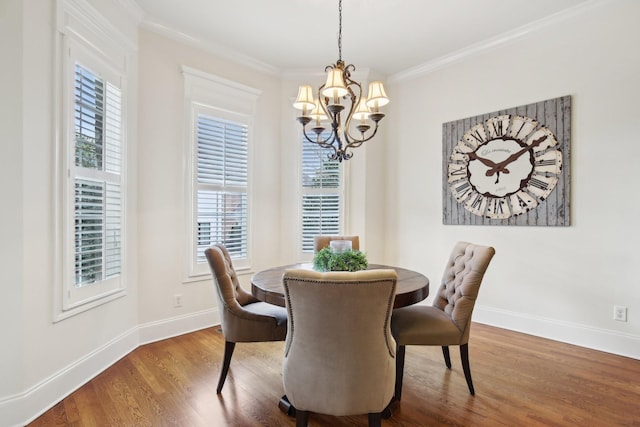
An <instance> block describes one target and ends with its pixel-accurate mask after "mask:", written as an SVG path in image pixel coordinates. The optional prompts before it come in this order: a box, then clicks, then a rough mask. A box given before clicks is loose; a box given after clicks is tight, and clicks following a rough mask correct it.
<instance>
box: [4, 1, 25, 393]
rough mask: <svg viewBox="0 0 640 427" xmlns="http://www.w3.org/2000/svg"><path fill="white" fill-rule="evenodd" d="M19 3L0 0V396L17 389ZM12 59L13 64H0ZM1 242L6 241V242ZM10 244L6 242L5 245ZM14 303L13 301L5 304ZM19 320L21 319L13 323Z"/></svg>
mask: <svg viewBox="0 0 640 427" xmlns="http://www.w3.org/2000/svg"><path fill="white" fill-rule="evenodd" d="M21 47H22V7H21V5H20V0H12V1H6V2H2V3H0V57H2V58H3V64H2V67H0V99H2V102H0V194H2V199H1V200H2V201H1V202H0V203H1V206H0V242H1V243H0V286H2V297H3V300H4V301H6V303H4V304H3V308H2V310H0V325H3V326H2V327H0V342H1V343H2V350H1V351H0V396H11V395H14V394H17V393H19V392H20V391H22V376H21V371H22V369H21V367H22V366H21V365H22V362H21V359H22V355H21V352H20V351H6V350H5V349H21V348H22V331H21V330H20V328H19V327H7V326H4V325H15V324H16V319H22V313H23V307H22V299H23V295H24V290H23V288H22V286H21V283H22V282H23V271H22V264H23V254H24V252H23V246H24V241H23V239H22V227H23V222H22V215H23V202H22V200H23V194H22V181H23V179H22V171H23V154H22V145H21V144H20V143H19V142H20V141H21V140H22V131H23V129H22V109H23V108H22V85H19V84H16V82H19V81H21V74H22V69H23V66H22V49H21ZM4 61H6V63H7V64H15V66H14V67H7V66H4ZM5 242H6V243H5ZM9 243H10V244H9ZM9 302H13V303H9ZM17 323H18V324H20V322H17Z"/></svg>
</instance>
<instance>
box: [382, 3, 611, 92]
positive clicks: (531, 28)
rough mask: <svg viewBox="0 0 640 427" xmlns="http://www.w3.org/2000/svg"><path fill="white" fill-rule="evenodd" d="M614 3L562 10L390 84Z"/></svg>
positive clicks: (404, 74)
mask: <svg viewBox="0 0 640 427" xmlns="http://www.w3.org/2000/svg"><path fill="white" fill-rule="evenodd" d="M613 1H614V0H590V1H587V2H585V3H581V4H578V5H576V6H574V7H571V8H568V9H565V10H562V11H560V12H557V13H555V14H553V15H549V16H547V17H545V18H542V19H539V20H537V21H534V22H531V23H529V24H526V25H523V26H521V27H518V28H516V29H514V30H511V31H508V32H506V33H502V34H500V35H498V36H495V37H491V38H489V39H486V40H483V41H480V42H478V43H474V44H472V45H470V46H468V47H465V48H463V49H460V50H457V51H454V52H451V53H449V54H447V55H443V56H441V57H439V58H436V59H434V60H432V61H429V62H426V63H424V64H422V65H417V66H415V67H411V68H408V69H406V70H404V71H400V72H398V73H396V74H393V75H391V76H390V77H389V82H390V83H397V82H400V81H405V80H411V79H415V78H418V77H421V76H424V75H427V74H430V73H432V72H434V71H436V70H439V69H441V68H445V67H448V66H449V65H452V64H454V63H456V62H459V61H462V60H464V59H467V58H470V57H473V56H476V55H480V54H483V53H485V52H488V51H491V50H493V49H497V48H499V47H502V46H505V45H507V44H509V43H513V42H515V41H517V40H520V39H522V38H524V37H527V36H529V35H531V34H533V33H536V32H538V31H540V30H542V29H544V28H546V27H548V26H550V25H554V24H558V23H560V22H563V21H566V20H568V19H571V18H573V17H575V16H578V15H580V14H583V13H586V12H588V11H590V10H591V9H594V8H597V7H601V6H604V5H606V4H608V3H611V2H613Z"/></svg>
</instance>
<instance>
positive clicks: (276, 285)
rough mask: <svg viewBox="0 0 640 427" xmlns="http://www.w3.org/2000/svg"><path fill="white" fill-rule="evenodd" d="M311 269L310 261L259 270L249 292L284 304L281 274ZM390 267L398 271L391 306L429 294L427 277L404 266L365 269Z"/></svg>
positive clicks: (370, 267) (370, 268)
mask: <svg viewBox="0 0 640 427" xmlns="http://www.w3.org/2000/svg"><path fill="white" fill-rule="evenodd" d="M297 268H301V269H309V270H310V269H311V263H299V264H290V265H283V266H280V267H274V268H270V269H268V270H263V271H260V272H258V273H256V274H254V275H253V277H252V278H251V293H252V294H253V295H254V296H255V297H256V298H258V299H259V300H260V301H264V302H268V303H269V304H274V305H279V306H281V307H284V306H285V299H284V287H283V286H282V275H283V274H284V272H285V270H288V269H297ZM380 268H391V269H393V270H395V271H396V272H397V273H398V282H397V283H396V299H395V301H394V304H393V308H399V307H406V306H408V305H412V304H415V303H418V302H420V301H422V300H423V299H425V298H426V297H427V296H428V295H429V279H428V278H427V276H425V275H424V274H421V273H418V272H417V271H413V270H407V269H406V268H400V267H393V266H386V265H379V264H369V267H368V268H367V270H373V269H380Z"/></svg>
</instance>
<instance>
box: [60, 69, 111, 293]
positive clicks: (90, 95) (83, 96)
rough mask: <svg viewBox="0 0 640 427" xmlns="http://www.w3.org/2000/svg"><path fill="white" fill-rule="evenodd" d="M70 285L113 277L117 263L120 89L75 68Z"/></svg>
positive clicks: (90, 72)
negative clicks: (72, 265)
mask: <svg viewBox="0 0 640 427" xmlns="http://www.w3.org/2000/svg"><path fill="white" fill-rule="evenodd" d="M74 93H75V97H74V98H75V102H74V105H75V116H74V123H75V135H74V139H75V142H74V145H75V150H74V167H72V168H71V172H72V176H73V180H74V184H73V187H74V194H75V197H74V224H75V226H74V256H75V287H82V286H87V285H90V284H95V283H97V282H100V281H103V280H106V279H109V278H112V277H116V276H118V275H119V274H120V270H121V265H122V253H121V237H122V236H121V230H122V200H121V197H122V194H121V190H120V187H121V175H120V171H121V168H122V143H121V141H122V132H121V128H122V108H121V104H122V99H121V92H120V89H119V88H117V87H116V86H114V85H113V84H111V83H109V82H105V81H104V80H103V79H102V78H101V77H99V76H98V75H97V74H96V73H94V72H93V71H91V70H89V69H88V68H86V67H84V66H83V65H81V64H79V63H76V64H75V90H74Z"/></svg>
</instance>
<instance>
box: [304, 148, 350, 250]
mask: <svg viewBox="0 0 640 427" xmlns="http://www.w3.org/2000/svg"><path fill="white" fill-rule="evenodd" d="M322 137H326V135H323V136H322ZM330 151H331V150H327V149H325V148H322V147H320V146H319V145H317V144H313V143H310V142H309V141H307V140H306V139H305V138H304V137H303V138H302V200H301V203H302V209H301V211H302V218H301V222H302V230H301V238H302V242H301V244H302V252H313V250H314V243H313V241H314V237H315V236H316V235H320V234H340V230H341V229H342V220H341V211H342V173H341V169H340V164H339V163H338V162H337V161H335V160H329V159H328V157H327V154H328V153H329V152H330Z"/></svg>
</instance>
